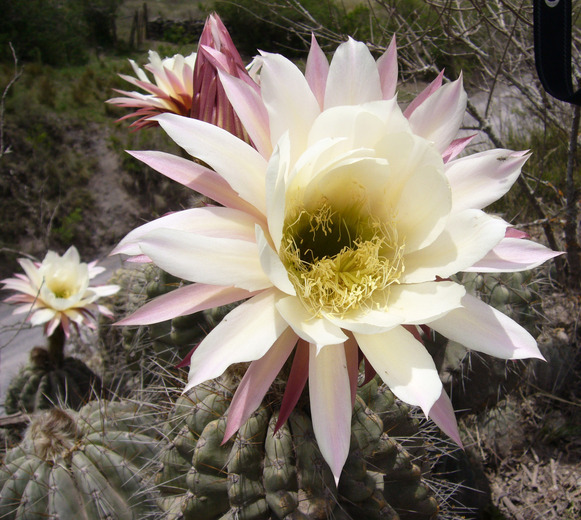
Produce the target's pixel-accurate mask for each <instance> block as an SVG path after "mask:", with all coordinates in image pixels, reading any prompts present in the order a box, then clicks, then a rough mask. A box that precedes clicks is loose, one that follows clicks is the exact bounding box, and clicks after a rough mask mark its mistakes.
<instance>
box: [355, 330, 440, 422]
mask: <svg viewBox="0 0 581 520" xmlns="http://www.w3.org/2000/svg"><path fill="white" fill-rule="evenodd" d="M355 339H356V340H357V343H358V344H359V348H360V349H361V351H362V352H363V354H364V355H365V357H366V358H367V360H368V361H369V362H370V363H371V366H372V367H373V368H374V369H375V371H376V372H377V374H378V375H379V376H380V377H381V378H382V379H383V381H384V382H385V383H386V384H387V385H388V386H389V388H390V389H391V391H392V392H393V393H394V394H395V395H396V396H397V397H399V398H400V399H401V400H402V401H405V402H406V403H409V404H412V405H414V406H420V407H421V408H422V410H423V411H424V413H425V414H426V416H427V415H428V414H429V413H430V409H431V408H432V406H433V405H434V403H435V402H436V401H437V400H438V399H439V398H440V394H441V393H442V382H441V381H440V377H439V375H438V370H437V369H436V366H435V365H434V361H433V359H432V356H430V354H428V351H427V350H426V349H425V347H424V346H423V345H422V344H421V343H420V342H419V341H418V340H417V339H415V338H414V337H413V335H412V334H411V333H410V332H408V331H407V330H405V329H404V328H403V327H396V328H394V329H392V330H389V331H387V332H383V333H381V334H369V335H368V334H359V333H355Z"/></svg>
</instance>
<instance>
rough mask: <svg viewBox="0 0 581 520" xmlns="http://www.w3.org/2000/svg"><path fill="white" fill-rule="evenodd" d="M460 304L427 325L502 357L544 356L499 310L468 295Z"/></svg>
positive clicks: (531, 340) (484, 351)
mask: <svg viewBox="0 0 581 520" xmlns="http://www.w3.org/2000/svg"><path fill="white" fill-rule="evenodd" d="M462 305H463V306H462V307H461V308H459V309H454V310H453V311H450V312H449V313H448V314H446V315H445V316H443V317H441V318H439V319H437V320H434V321H431V322H429V326H430V327H431V328H433V329H434V330H436V331H438V332H439V333H440V334H443V335H444V336H446V337H447V338H449V339H451V340H453V341H457V342H458V343H461V344H462V345H464V346H465V347H467V348H469V349H472V350H477V351H478V352H483V353H485V354H490V355H492V356H496V357H499V358H502V359H525V358H530V357H533V358H538V359H544V358H543V356H542V355H541V353H540V351H539V349H538V347H537V342H536V341H535V339H534V338H533V337H532V336H531V335H530V334H529V333H528V332H527V331H526V330H525V329H524V328H522V327H521V326H520V325H519V324H518V323H516V322H515V321H513V320H512V319H510V318H509V317H508V316H506V315H505V314H503V313H502V312H500V311H497V310H496V309H494V308H493V307H490V306H489V305H487V304H485V303H484V302H481V301H480V300H479V299H478V298H475V297H474V296H471V295H470V294H466V296H464V298H463V299H462Z"/></svg>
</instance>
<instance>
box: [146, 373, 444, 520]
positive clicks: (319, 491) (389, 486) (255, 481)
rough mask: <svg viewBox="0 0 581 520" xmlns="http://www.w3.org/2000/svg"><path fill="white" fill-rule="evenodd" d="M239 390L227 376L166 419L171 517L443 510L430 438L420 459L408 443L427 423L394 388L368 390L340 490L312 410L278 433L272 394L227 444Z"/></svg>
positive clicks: (394, 514)
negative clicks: (431, 476) (426, 472)
mask: <svg viewBox="0 0 581 520" xmlns="http://www.w3.org/2000/svg"><path fill="white" fill-rule="evenodd" d="M226 377H228V376H226ZM275 386H276V385H275ZM231 390H232V385H231V383H229V382H228V381H226V379H225V378H224V377H223V378H221V379H220V380H219V381H216V382H212V383H206V384H203V385H200V386H198V387H196V388H194V389H193V390H192V391H191V392H190V393H189V394H187V395H183V396H181V397H180V398H179V399H178V400H177V402H176V404H175V409H174V411H173V413H172V414H171V415H170V417H169V420H168V421H167V423H166V434H167V436H168V439H169V440H170V444H169V445H168V447H167V449H166V450H165V451H164V452H163V454H162V457H161V459H162V469H161V471H160V473H159V474H158V475H157V484H158V487H159V490H160V493H161V495H162V496H163V497H164V498H162V499H160V505H161V507H162V509H163V510H164V511H165V517H164V518H167V519H177V518H184V519H185V520H189V519H197V520H202V519H218V518H223V519H226V518H245V519H268V518H274V519H277V518H280V519H282V518H288V519H291V518H297V519H298V518H304V519H307V518H309V519H310V518H313V519H315V518H344V519H348V518H366V519H367V518H368V519H373V518H377V519H380V518H382V519H397V518H401V519H402V520H403V519H412V518H414V519H428V518H432V517H433V516H434V515H436V514H437V512H438V504H437V503H436V501H435V499H434V497H433V496H431V493H430V491H429V490H428V488H427V487H426V485H425V484H424V482H423V481H422V468H420V466H418V460H419V459H421V454H422V449H421V440H420V437H416V438H414V439H413V440H410V444H409V446H410V449H411V450H412V452H414V454H413V455H412V453H410V452H408V451H407V450H406V449H405V448H404V447H403V445H402V443H400V442H398V440H399V439H398V436H400V435H401V436H405V437H407V438H408V439H412V436H413V435H416V436H417V435H418V424H417V421H415V420H413V419H411V418H410V414H409V408H408V407H407V406H405V405H401V404H399V403H397V402H396V401H395V399H394V397H393V394H391V392H390V391H389V390H388V389H387V387H386V386H385V385H381V386H379V387H378V385H377V382H376V381H375V380H373V381H371V382H370V383H368V384H367V385H365V386H364V387H362V388H361V389H360V391H359V395H358V396H357V398H356V400H355V406H354V411H353V422H352V437H351V448H350V453H349V457H348V459H347V462H346V464H345V467H344V470H343V474H342V476H341V479H340V482H339V488H338V490H336V489H335V484H334V481H333V476H332V474H331V471H330V469H329V468H328V466H327V464H326V463H325V462H324V460H323V458H322V456H321V453H320V451H319V448H318V446H317V443H316V440H315V436H314V433H313V429H312V425H311V420H310V418H309V414H308V413H306V412H305V411H304V410H303V409H302V408H304V404H303V406H298V407H297V408H296V409H295V410H294V411H293V413H292V414H291V416H290V418H289V420H288V422H287V423H286V424H284V425H283V426H282V427H281V428H280V429H279V430H278V431H276V432H275V426H276V424H277V420H278V411H277V407H276V406H274V405H273V404H274V403H277V400H276V399H275V397H276V396H275V395H273V394H272V393H271V395H270V398H268V396H267V399H266V400H265V401H264V406H263V407H262V408H260V409H259V410H258V411H257V412H255V413H254V414H253V416H252V417H251V418H250V419H249V420H248V421H247V422H246V424H244V425H243V426H242V428H241V429H240V431H239V432H238V434H237V435H236V436H235V437H234V438H232V439H231V440H230V441H228V442H226V443H225V444H222V440H223V436H224V431H225V427H226V412H227V410H228V407H229V403H230V399H231ZM274 392H275V391H273V393H274ZM305 403H306V402H305ZM418 457H419V459H418ZM424 469H425V468H424Z"/></svg>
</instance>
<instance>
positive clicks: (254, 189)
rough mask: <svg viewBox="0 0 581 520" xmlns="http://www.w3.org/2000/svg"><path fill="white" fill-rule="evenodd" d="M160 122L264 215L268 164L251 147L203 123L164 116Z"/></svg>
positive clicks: (180, 117)
mask: <svg viewBox="0 0 581 520" xmlns="http://www.w3.org/2000/svg"><path fill="white" fill-rule="evenodd" d="M152 120H154V121H157V122H158V123H159V124H160V126H161V127H162V128H163V129H164V130H165V131H166V132H167V133H168V135H169V136H170V137H171V138H172V139H173V140H174V141H175V142H176V143H177V144H178V145H179V146H181V147H182V148H183V149H184V150H186V151H187V152H188V153H189V154H190V155H191V156H193V157H197V158H199V159H201V160H202V161H204V162H205V163H207V164H209V165H210V166H211V167H212V168H214V170H216V172H218V173H219V174H220V175H221V176H222V177H223V178H224V179H225V180H226V182H228V184H230V186H231V187H232V188H233V189H234V190H235V191H236V192H237V193H238V194H239V195H240V196H241V197H242V198H243V199H244V200H245V201H247V202H249V203H250V204H252V205H253V206H254V207H255V208H256V209H258V210H259V211H260V212H262V213H264V212H265V210H266V208H265V198H264V172H265V171H266V161H265V159H264V157H262V156H261V155H260V154H259V153H258V152H257V151H256V150H255V149H254V148H253V147H252V146H250V145H249V144H247V143H245V142H244V141H242V140H241V139H239V138H238V137H235V136H234V135H232V134H231V133H230V132H228V131H227V130H224V129H222V128H219V127H217V126H215V125H212V124H210V123H206V122H204V121H198V120H197V119H191V118H189V117H182V116H178V115H175V114H161V115H159V116H157V117H155V118H153V119H152Z"/></svg>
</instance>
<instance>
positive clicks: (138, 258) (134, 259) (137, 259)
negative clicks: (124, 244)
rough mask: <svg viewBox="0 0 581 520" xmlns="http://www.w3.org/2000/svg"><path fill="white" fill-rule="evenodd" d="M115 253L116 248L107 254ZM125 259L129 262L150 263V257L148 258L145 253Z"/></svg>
mask: <svg viewBox="0 0 581 520" xmlns="http://www.w3.org/2000/svg"><path fill="white" fill-rule="evenodd" d="M116 254H118V253H117V252H116V250H113V251H111V253H110V254H109V255H110V256H111V255H116ZM125 261H126V262H129V263H131V264H151V258H149V257H148V256H147V255H136V256H130V257H129V258H127V259H125Z"/></svg>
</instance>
